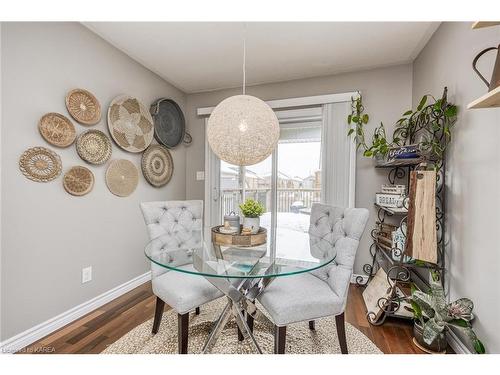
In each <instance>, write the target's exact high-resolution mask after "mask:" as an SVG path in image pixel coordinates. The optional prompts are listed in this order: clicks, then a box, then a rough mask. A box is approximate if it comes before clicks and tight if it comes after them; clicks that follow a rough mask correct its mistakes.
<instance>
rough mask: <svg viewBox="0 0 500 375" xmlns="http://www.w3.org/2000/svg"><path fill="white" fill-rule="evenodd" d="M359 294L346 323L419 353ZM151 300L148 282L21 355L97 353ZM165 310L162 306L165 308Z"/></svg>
mask: <svg viewBox="0 0 500 375" xmlns="http://www.w3.org/2000/svg"><path fill="white" fill-rule="evenodd" d="M361 292H362V289H360V288H358V287H356V286H354V285H351V286H350V289H349V298H348V301H347V307H346V312H345V319H346V321H347V322H349V323H351V324H352V325H353V326H355V327H356V328H357V329H359V330H360V331H361V332H363V333H364V334H365V335H366V336H367V337H368V338H370V340H372V341H373V342H374V343H375V344H376V345H377V346H378V347H379V348H380V350H382V351H383V352H384V353H408V354H411V353H422V352H421V351H420V350H419V349H417V348H416V347H415V346H414V345H413V343H412V337H413V336H412V324H411V323H410V322H409V321H408V322H407V321H402V320H399V319H392V320H388V321H386V323H385V324H384V325H382V326H379V327H375V326H372V325H370V324H369V323H368V322H367V320H366V317H365V313H366V309H365V305H364V302H363V298H362V295H361ZM155 300H156V297H154V296H153V294H152V292H151V283H146V284H144V285H141V286H140V287H138V288H136V289H134V290H132V291H130V292H128V293H127V294H124V295H123V296H121V297H119V298H117V299H116V300H114V301H112V302H110V303H108V304H106V305H104V306H102V307H101V308H99V309H98V310H95V311H93V312H92V313H90V314H88V315H86V316H84V317H82V318H80V319H78V320H77V321H75V322H73V323H70V324H69V325H67V326H65V327H63V328H61V329H60V330H58V331H56V332H54V333H52V334H50V335H49V336H46V337H44V338H43V339H41V340H40V341H37V342H35V343H33V344H32V345H30V346H28V347H27V348H25V349H24V350H22V351H21V353H37V352H46V353H47V352H49V353H58V354H63V353H100V352H101V351H102V350H104V349H105V348H106V347H107V346H108V345H110V344H112V343H113V342H115V341H116V340H118V339H119V338H120V337H122V336H123V335H125V334H126V333H127V332H128V331H130V330H131V329H133V328H134V327H136V326H138V325H139V324H141V323H143V322H145V321H146V320H149V319H151V318H153V315H154V310H155ZM169 308H170V307H169V306H165V309H169ZM450 352H451V350H450Z"/></svg>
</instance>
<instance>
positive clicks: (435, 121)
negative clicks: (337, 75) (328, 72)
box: [347, 87, 458, 167]
mask: <svg viewBox="0 0 500 375" xmlns="http://www.w3.org/2000/svg"><path fill="white" fill-rule="evenodd" d="M429 99H430V100H429ZM428 102H430V103H428ZM364 110H365V109H364V106H363V98H362V96H361V94H359V95H357V96H356V97H353V98H352V101H351V114H350V115H349V116H348V117H347V123H348V125H349V130H348V133H347V135H348V136H350V135H351V134H355V140H356V147H357V148H358V149H359V148H361V149H362V150H363V155H364V156H366V157H373V158H375V159H376V160H377V162H380V161H381V160H383V159H384V158H385V157H386V156H387V154H388V153H389V150H390V149H394V148H401V147H404V146H409V145H416V146H417V148H418V150H419V151H420V153H421V154H422V156H425V157H426V159H429V160H432V161H435V162H436V164H437V166H438V167H439V166H440V163H441V162H442V160H443V156H444V152H445V150H446V147H447V146H448V144H449V142H450V141H451V129H452V127H453V125H454V124H455V122H456V121H457V112H458V109H457V106H456V105H454V104H453V103H450V102H448V89H447V88H446V87H445V88H444V90H443V95H442V96H441V98H439V99H436V98H434V97H433V96H432V95H424V96H423V97H422V99H420V102H419V104H418V106H417V108H416V109H415V110H411V109H410V110H408V111H406V112H405V113H403V115H402V116H401V118H400V119H399V120H398V121H397V122H396V125H395V129H394V132H393V134H392V140H389V139H388V138H387V136H386V132H385V128H384V124H383V123H380V126H379V127H377V128H376V129H375V131H374V133H373V137H372V141H371V144H368V143H367V142H366V139H365V129H364V127H365V125H366V124H368V121H369V119H370V117H369V116H368V114H366V113H364Z"/></svg>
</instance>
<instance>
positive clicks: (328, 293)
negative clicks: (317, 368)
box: [258, 203, 368, 354]
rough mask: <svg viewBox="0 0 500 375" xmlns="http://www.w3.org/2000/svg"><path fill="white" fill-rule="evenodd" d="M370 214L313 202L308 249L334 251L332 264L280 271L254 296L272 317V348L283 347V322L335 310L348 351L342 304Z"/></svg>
mask: <svg viewBox="0 0 500 375" xmlns="http://www.w3.org/2000/svg"><path fill="white" fill-rule="evenodd" d="M367 220H368V210H367V209H365V208H341V207H333V206H328V205H324V204H318V203H317V204H314V205H313V206H312V209H311V218H310V224H309V235H310V248H311V255H312V256H313V257H315V258H317V259H321V258H323V257H326V256H328V254H329V253H331V252H336V253H337V256H336V258H335V260H334V261H333V262H332V263H331V264H330V265H326V266H324V267H322V268H319V269H317V270H315V271H312V272H309V273H301V274H298V275H292V276H288V277H278V278H276V280H274V281H273V282H272V283H271V284H270V285H269V286H268V287H267V288H266V289H265V290H264V292H263V293H262V294H261V295H260V296H259V297H258V300H259V302H260V303H261V304H262V306H263V307H264V308H265V309H266V311H267V312H268V313H269V315H270V316H271V320H272V321H273V323H274V325H275V326H274V329H275V336H274V352H275V353H277V354H283V353H285V343H286V326H287V325H289V324H292V323H297V322H302V321H309V328H310V329H315V327H314V320H315V319H319V318H322V317H327V316H332V315H333V316H335V321H336V325H337V334H338V338H339V343H340V348H341V352H342V354H346V353H347V342H346V337H345V322H344V310H345V305H346V302H347V293H348V290H349V283H350V280H351V274H352V268H353V265H354V257H355V256H356V251H357V249H358V245H359V240H360V238H361V235H362V234H363V231H364V229H365V226H366V222H367Z"/></svg>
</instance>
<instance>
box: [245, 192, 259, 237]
mask: <svg viewBox="0 0 500 375" xmlns="http://www.w3.org/2000/svg"><path fill="white" fill-rule="evenodd" d="M240 210H241V213H242V214H243V229H250V231H251V233H252V234H256V233H257V232H258V231H259V228H260V216H261V215H262V214H263V213H264V206H263V205H262V204H260V203H259V202H257V201H256V200H253V199H247V200H246V201H245V203H242V204H240Z"/></svg>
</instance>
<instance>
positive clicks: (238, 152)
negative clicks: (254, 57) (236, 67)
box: [207, 27, 280, 166]
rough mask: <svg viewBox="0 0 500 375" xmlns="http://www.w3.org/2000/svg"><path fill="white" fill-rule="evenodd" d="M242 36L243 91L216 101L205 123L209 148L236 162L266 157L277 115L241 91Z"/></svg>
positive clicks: (242, 163)
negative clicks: (218, 101) (216, 103)
mask: <svg viewBox="0 0 500 375" xmlns="http://www.w3.org/2000/svg"><path fill="white" fill-rule="evenodd" d="M245 29H246V27H245ZM245 33H246V30H245V31H244V34H245ZM245 39H246V36H245V35H244V37H243V95H235V96H231V97H229V98H227V99H224V100H223V101H222V102H220V103H219V105H217V107H215V108H214V110H213V111H212V114H211V115H210V118H209V119H208V126H207V140H208V144H209V145H210V148H211V149H212V150H213V152H214V153H215V154H216V155H217V156H218V157H219V158H220V159H221V160H224V161H225V162H228V163H230V164H235V165H240V166H245V165H252V164H257V163H258V162H260V161H262V160H264V159H266V158H267V157H268V156H269V155H271V154H272V152H273V150H274V149H275V148H276V145H277V144H278V139H279V135H280V127H279V122H278V118H277V117H276V114H275V113H274V111H273V110H272V109H271V107H269V106H268V105H267V104H266V103H265V102H263V101H262V100H260V99H259V98H256V97H255V96H251V95H246V94H245V88H246V87H245V86H246V40H245Z"/></svg>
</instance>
